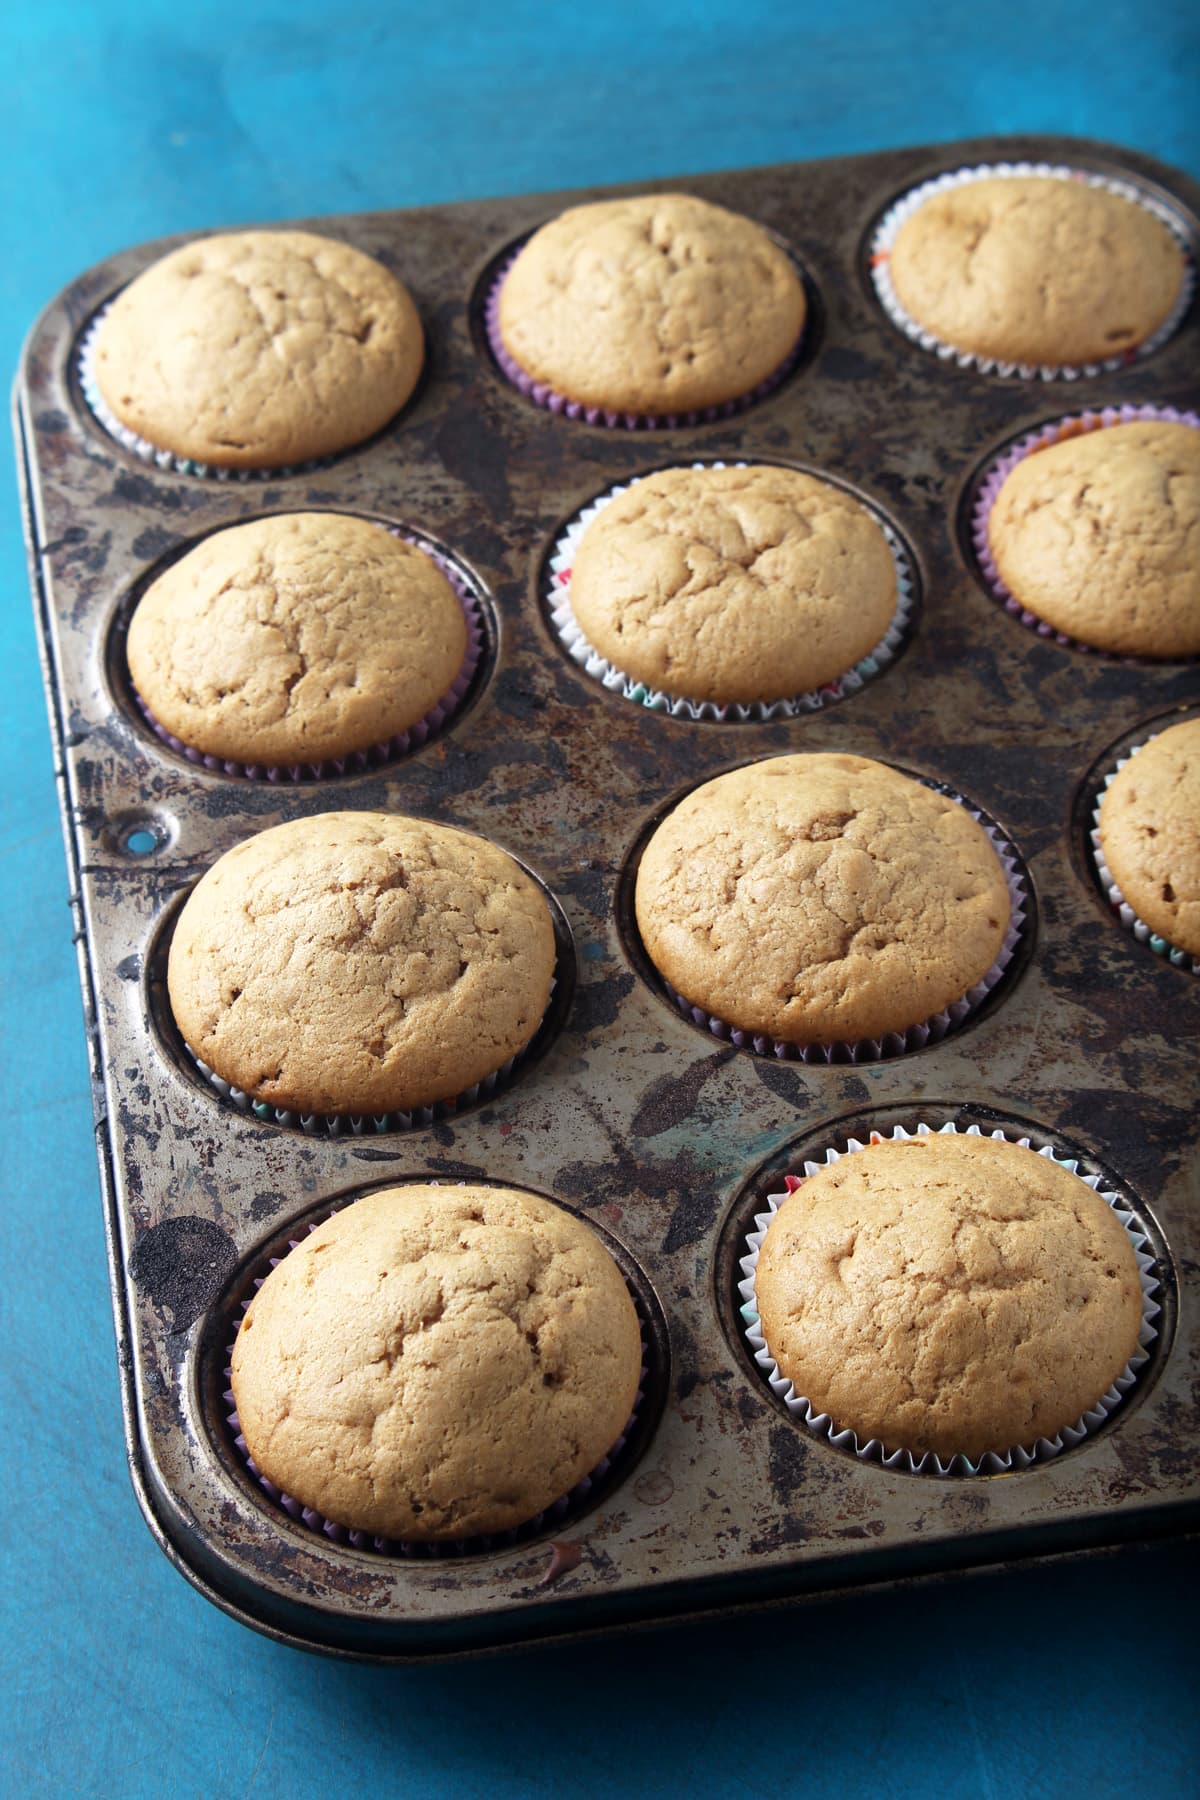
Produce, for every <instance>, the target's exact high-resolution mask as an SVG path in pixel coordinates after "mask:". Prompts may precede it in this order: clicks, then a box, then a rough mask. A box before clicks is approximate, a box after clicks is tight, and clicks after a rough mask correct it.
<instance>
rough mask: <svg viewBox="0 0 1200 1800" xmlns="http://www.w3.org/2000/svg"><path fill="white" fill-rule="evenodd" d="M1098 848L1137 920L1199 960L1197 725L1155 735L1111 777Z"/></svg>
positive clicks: (1186, 722)
mask: <svg viewBox="0 0 1200 1800" xmlns="http://www.w3.org/2000/svg"><path fill="white" fill-rule="evenodd" d="M1100 845H1101V848H1102V849H1103V851H1104V860H1105V861H1106V862H1107V864H1108V866H1109V869H1110V870H1111V871H1112V875H1113V879H1114V880H1115V881H1116V884H1117V886H1118V887H1119V888H1120V890H1121V892H1122V894H1123V895H1124V896H1125V898H1126V900H1127V901H1128V902H1129V904H1130V906H1131V907H1132V908H1133V910H1134V912H1135V913H1136V914H1137V916H1138V918H1139V919H1143V920H1144V921H1145V923H1146V924H1147V925H1149V927H1150V929H1151V931H1155V932H1157V933H1158V935H1159V936H1160V937H1163V938H1165V939H1166V940H1167V942H1168V943H1169V944H1173V945H1175V947H1176V948H1177V949H1179V950H1186V951H1187V952H1188V953H1189V954H1190V955H1192V956H1200V718H1197V719H1184V720H1182V721H1181V722H1180V723H1179V724H1178V725H1171V726H1169V727H1168V728H1167V730H1166V731H1160V732H1159V733H1158V736H1157V737H1154V738H1151V740H1150V742H1149V743H1148V744H1143V746H1142V748H1141V749H1140V750H1139V751H1138V752H1137V753H1136V755H1134V756H1131V757H1130V759H1129V761H1128V762H1127V763H1126V764H1125V767H1124V768H1123V769H1120V770H1118V772H1117V775H1116V777H1115V778H1114V780H1113V781H1112V782H1111V784H1110V785H1109V787H1108V788H1107V790H1106V792H1105V795H1104V798H1103V800H1102V801H1101V803H1100Z"/></svg>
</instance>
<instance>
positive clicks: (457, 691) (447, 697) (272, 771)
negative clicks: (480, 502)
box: [129, 525, 484, 783]
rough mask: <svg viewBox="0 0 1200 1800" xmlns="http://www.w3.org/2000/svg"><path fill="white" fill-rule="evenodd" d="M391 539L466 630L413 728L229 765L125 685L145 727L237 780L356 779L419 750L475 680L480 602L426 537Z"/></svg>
mask: <svg viewBox="0 0 1200 1800" xmlns="http://www.w3.org/2000/svg"><path fill="white" fill-rule="evenodd" d="M386 529H387V530H388V531H390V532H391V534H392V536H393V537H398V538H402V539H403V541H404V542H405V543H406V544H411V545H412V546H413V548H414V549H416V550H422V551H424V553H425V555H426V556H428V557H429V559H430V560H431V562H435V563H436V564H437V566H438V568H439V569H440V570H441V571H442V574H443V575H444V576H445V577H446V579H447V581H448V582H449V583H450V586H451V587H452V588H453V589H454V592H455V594H456V595H457V596H458V601H459V604H460V605H461V607H462V610H463V619H464V621H465V623H466V627H467V648H466V651H465V652H464V654H463V660H462V666H461V668H460V669H459V671H458V674H457V675H456V676H455V677H454V680H453V681H452V682H451V684H450V686H449V688H448V689H447V690H446V692H445V693H444V694H443V695H442V697H441V699H440V700H439V701H438V702H437V703H436V705H434V706H431V707H430V709H429V711H428V712H427V713H426V714H425V715H424V716H423V717H422V718H420V719H418V720H417V721H416V723H415V724H413V725H410V726H409V727H408V728H407V730H405V731H398V732H397V733H396V734H395V735H394V736H393V737H390V738H388V739H387V740H386V741H385V742H384V743H381V744H370V745H368V746H367V748H366V749H365V750H353V751H351V752H350V754H349V755H347V756H337V757H326V758H324V759H323V760H321V761H318V762H312V763H240V762H232V761H230V760H229V759H228V758H225V757H221V756H209V755H207V754H206V753H205V752H204V751H203V750H197V749H196V748H195V746H194V745H192V744H185V743H184V742H183V741H182V739H181V738H177V737H176V736H175V734H174V732H172V731H168V730H167V728H166V726H165V725H161V724H160V723H159V721H158V720H157V719H156V718H155V716H154V714H153V713H152V712H151V710H150V708H149V707H148V706H147V704H146V702H145V701H144V700H143V699H142V696H141V695H140V694H139V693H138V691H137V689H136V688H135V687H134V686H133V682H132V680H131V681H130V684H129V686H130V692H131V693H132V694H133V697H134V699H135V701H136V702H137V706H138V710H139V712H140V713H141V715H142V717H143V718H144V719H145V721H146V723H147V725H149V727H150V729H151V731H153V733H154V735H155V736H156V737H158V738H161V739H162V741H163V743H164V744H166V745H167V746H168V748H169V749H171V750H173V751H174V752H175V754H176V755H177V756H182V757H185V758H186V759H187V761H188V762H190V763H195V764H196V766H197V767H198V768H203V769H209V770H211V771H212V772H213V774H216V775H229V776H232V777H234V778H235V779H238V780H242V781H269V782H275V783H278V782H304V781H328V780H329V779H330V778H331V777H332V776H336V775H361V774H362V773H363V772H364V771H366V770H369V769H380V768H383V767H384V765H385V764H387V763H390V762H395V761H397V760H398V759H399V758H400V757H402V756H407V755H408V753H409V752H410V751H412V750H419V749H420V748H421V746H422V745H423V744H427V743H428V742H429V741H430V739H431V738H434V737H436V736H437V735H438V733H439V732H441V731H442V730H444V729H445V727H446V726H447V725H448V724H449V723H450V721H451V720H452V719H453V718H454V715H455V714H456V713H457V712H458V709H459V707H460V706H461V705H462V703H463V701H464V699H465V698H466V696H467V694H468V693H469V692H470V690H471V684H472V682H473V681H474V679H475V675H476V672H477V670H478V668H479V664H480V662H481V661H482V659H483V648H484V626H483V614H484V602H483V599H482V596H481V595H480V593H479V592H478V591H477V590H476V588H475V586H474V584H473V583H472V582H471V581H470V580H469V579H468V577H467V575H466V574H465V572H464V571H463V570H462V569H460V568H459V567H458V565H457V564H456V563H453V562H451V560H450V559H449V557H448V556H446V555H445V554H444V553H443V552H442V551H440V550H437V549H435V548H434V546H433V545H432V544H431V543H429V541H428V540H427V539H426V538H421V537H416V536H414V535H413V534H412V533H411V532H407V531H398V530H397V529H396V528H395V527H394V526H391V525H389V526H387V527H386Z"/></svg>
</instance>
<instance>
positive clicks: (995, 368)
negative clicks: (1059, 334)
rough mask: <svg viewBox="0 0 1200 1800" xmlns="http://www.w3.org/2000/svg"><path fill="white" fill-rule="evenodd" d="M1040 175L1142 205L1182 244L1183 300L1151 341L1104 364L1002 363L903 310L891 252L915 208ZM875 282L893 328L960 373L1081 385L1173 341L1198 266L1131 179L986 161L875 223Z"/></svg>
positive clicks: (1166, 214)
mask: <svg viewBox="0 0 1200 1800" xmlns="http://www.w3.org/2000/svg"><path fill="white" fill-rule="evenodd" d="M1029 175H1041V176H1052V177H1055V178H1057V179H1058V180H1060V181H1078V182H1082V183H1083V185H1084V186H1085V187H1098V188H1104V189H1105V190H1106V192H1108V193H1110V194H1117V195H1119V196H1120V198H1121V199H1122V200H1131V201H1133V203H1134V204H1135V205H1136V206H1141V207H1144V208H1145V210H1146V211H1147V212H1150V213H1153V214H1154V216H1155V218H1156V219H1159V220H1161V222H1162V223H1163V224H1164V225H1165V226H1166V227H1167V229H1168V231H1169V232H1170V233H1171V236H1172V237H1173V238H1174V239H1175V241H1176V243H1177V244H1178V246H1179V253H1180V255H1181V257H1182V258H1183V285H1182V287H1181V288H1180V291H1179V298H1178V300H1177V301H1176V302H1175V305H1174V306H1173V308H1172V309H1171V312H1170V314H1169V315H1168V317H1167V318H1166V319H1165V320H1164V321H1163V323H1162V324H1161V325H1160V326H1159V328H1158V330H1157V331H1156V332H1154V333H1153V334H1152V335H1151V336H1150V337H1148V338H1145V339H1144V340H1143V341H1142V342H1141V343H1140V344H1135V345H1134V346H1133V347H1132V348H1131V349H1128V350H1125V351H1123V352H1122V354H1121V355H1120V356H1112V357H1108V358H1106V359H1105V360H1104V361H1103V362H1090V363H1040V364H1039V363H1010V362H1001V361H1000V360H999V359H998V358H997V357H994V356H979V355H976V354H975V353H974V352H972V351H970V350H960V349H958V348H957V346H956V345H954V344H948V343H946V342H945V340H944V339H943V338H939V337H936V336H935V335H934V333H933V332H931V331H929V330H927V329H926V327H925V326H924V325H921V324H920V323H918V321H917V320H916V319H914V318H913V317H912V315H911V313H908V312H906V311H905V309H904V307H903V306H902V305H901V303H900V299H899V296H898V295H897V293H896V290H895V288H894V287H893V285H892V274H891V253H892V246H893V245H894V243H895V241H896V236H897V233H898V232H899V230H900V227H901V226H902V225H903V224H904V223H905V221H906V220H908V219H910V218H911V217H912V215H913V213H915V212H916V211H917V209H918V208H919V207H921V206H923V205H924V203H925V201H926V200H931V199H932V198H933V196H934V195H935V194H943V193H946V192H947V191H948V190H949V189H950V188H956V187H963V186H965V185H966V184H967V182H970V181H983V180H990V179H994V178H997V177H999V178H1000V179H1011V178H1014V177H1017V176H1029ZM869 254H870V269H871V280H872V283H873V284H874V288H875V292H876V294H877V295H878V297H879V302H880V304H881V305H882V307H883V310H884V311H885V312H886V313H887V315H888V318H889V319H890V320H891V321H892V324H893V325H895V326H896V328H897V329H898V330H899V331H902V332H903V333H904V335H905V337H907V338H910V339H911V340H912V342H913V343H915V344H919V345H920V346H921V349H922V350H929V351H932V352H933V354H934V355H936V356H939V357H940V358H941V359H942V361H943V362H949V361H953V362H954V363H955V364H956V365H957V366H958V367H959V368H960V369H978V370H979V372H980V374H981V375H1004V376H1008V375H1018V376H1020V378H1021V380H1022V381H1077V380H1079V379H1080V377H1090V376H1093V375H1101V374H1110V373H1112V371H1114V370H1116V369H1123V368H1125V367H1127V366H1128V364H1130V363H1132V362H1137V361H1140V360H1141V358H1142V357H1144V356H1151V355H1153V353H1154V351H1156V350H1158V349H1160V348H1161V347H1162V345H1163V344H1165V343H1166V341H1167V339H1168V338H1169V337H1172V336H1173V335H1174V333H1175V332H1176V331H1177V330H1178V328H1179V325H1180V322H1181V321H1182V319H1183V318H1184V315H1185V314H1186V312H1187V310H1188V307H1189V306H1190V305H1191V303H1192V295H1193V293H1194V291H1195V286H1196V274H1195V268H1194V266H1193V262H1192V250H1191V245H1190V242H1189V240H1188V236H1187V233H1186V230H1185V228H1184V226H1183V225H1182V223H1181V222H1180V220H1179V218H1178V217H1177V215H1176V214H1175V213H1174V212H1173V211H1172V209H1171V208H1170V207H1169V206H1165V205H1164V204H1163V203H1162V202H1161V201H1160V200H1157V199H1155V198H1154V196H1153V195H1151V194H1149V193H1147V192H1146V191H1145V190H1144V189H1143V188H1140V187H1138V186H1136V185H1135V184H1134V183H1133V182H1131V181H1117V180H1114V179H1113V177H1112V176H1110V175H1097V174H1095V173H1094V172H1093V171H1091V170H1088V169H1072V168H1068V167H1067V166H1066V165H1065V164H1061V163H1027V162H1022V163H983V164H980V165H978V166H977V167H974V168H969V169H954V170H952V171H950V172H949V173H947V174H945V175H938V176H935V177H934V179H933V180H932V181H924V182H922V183H921V185H920V186H919V187H915V188H911V189H910V190H909V191H908V193H906V194H902V195H901V196H900V198H899V200H897V201H895V202H894V203H893V205H892V206H890V207H889V208H888V210H887V212H886V213H885V214H884V216H883V218H882V219H881V220H880V222H879V224H878V225H877V227H876V229H875V232H874V235H873V236H872V238H871V243H870V248H869Z"/></svg>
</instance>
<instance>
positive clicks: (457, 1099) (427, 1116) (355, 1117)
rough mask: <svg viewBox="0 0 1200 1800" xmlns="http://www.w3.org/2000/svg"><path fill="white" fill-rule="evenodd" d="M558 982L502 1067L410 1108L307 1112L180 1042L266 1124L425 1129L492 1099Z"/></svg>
mask: <svg viewBox="0 0 1200 1800" xmlns="http://www.w3.org/2000/svg"><path fill="white" fill-rule="evenodd" d="M557 985H558V979H557V976H556V977H555V978H554V979H553V980H552V981H551V983H550V995H549V998H548V999H547V1001H546V1010H545V1012H544V1013H543V1014H542V1016H541V1018H540V1019H539V1020H538V1024H537V1029H536V1030H535V1031H534V1033H533V1035H532V1036H531V1037H530V1039H529V1042H528V1043H527V1044H526V1045H524V1047H523V1048H522V1049H520V1050H518V1051H517V1053H516V1055H515V1056H510V1057H509V1058H508V1060H507V1061H506V1062H503V1063H501V1064H500V1067H499V1068H498V1069H492V1070H491V1071H489V1073H488V1074H486V1075H484V1076H483V1077H481V1079H480V1080H479V1081H474V1082H472V1083H471V1086H470V1087H467V1088H464V1089H463V1090H462V1092H461V1093H460V1094H455V1095H453V1096H452V1097H451V1098H450V1099H449V1100H435V1101H434V1103H433V1105H432V1106H414V1107H412V1108H411V1109H410V1110H409V1111H407V1112H401V1111H398V1110H397V1111H394V1112H386V1113H319V1112H312V1113H306V1112H301V1111H300V1109H299V1108H298V1107H289V1106H275V1105H273V1104H272V1102H271V1101H269V1100H256V1099H255V1098H254V1095H253V1094H248V1093H246V1092H245V1091H244V1090H243V1089H242V1088H239V1087H234V1085H233V1083H232V1082H229V1081H226V1080H224V1078H223V1077H222V1076H220V1075H218V1074H217V1073H216V1072H215V1071H214V1070H213V1069H210V1068H209V1066H208V1064H207V1063H206V1062H204V1061H203V1060H202V1058H201V1057H199V1056H197V1055H196V1053H195V1051H194V1050H193V1049H192V1048H191V1046H190V1045H189V1044H187V1043H185V1042H184V1039H183V1036H182V1033H181V1034H180V1036H179V1042H180V1045H181V1046H182V1048H183V1051H184V1053H185V1055H186V1056H187V1058H188V1060H189V1061H190V1062H191V1063H192V1065H193V1067H194V1068H196V1069H198V1070H199V1072H200V1074H201V1075H203V1077H204V1079H205V1081H206V1082H207V1083H208V1085H209V1087H211V1088H212V1089H213V1090H214V1092H216V1093H218V1094H219V1095H220V1096H221V1098H222V1100H227V1101H228V1102H229V1103H230V1105H231V1106H235V1107H236V1108H237V1110H238V1111H239V1112H244V1113H248V1114H251V1115H252V1116H253V1117H254V1118H256V1119H261V1120H263V1122H264V1123H265V1124H270V1125H287V1126H291V1127H293V1128H295V1129H299V1130H300V1131H303V1132H304V1133H305V1134H306V1135H307V1136H308V1137H327V1138H344V1137H374V1136H379V1135H383V1134H384V1133H387V1132H393V1131H419V1130H420V1129H421V1128H422V1126H425V1125H436V1124H437V1123H438V1121H439V1120H440V1119H451V1118H453V1117H454V1115H455V1114H456V1113H458V1112H460V1111H461V1110H462V1108H463V1107H464V1106H473V1105H474V1104H475V1102H476V1101H477V1100H486V1099H488V1098H489V1097H490V1096H491V1095H492V1094H496V1093H499V1092H501V1091H502V1090H503V1089H504V1088H505V1087H506V1086H507V1085H508V1081H509V1079H510V1077H511V1076H512V1075H513V1074H514V1073H516V1072H518V1071H519V1070H520V1069H521V1067H522V1065H523V1064H524V1063H525V1062H526V1061H527V1060H528V1058H529V1056H530V1055H531V1054H532V1052H533V1049H534V1046H535V1045H536V1044H537V1042H538V1039H539V1038H540V1037H541V1034H542V1032H543V1030H544V1029H545V1024H546V1020H547V1019H548V1018H549V1016H550V1011H551V1006H552V1003H553V1000H554V990H555V988H556V987H557Z"/></svg>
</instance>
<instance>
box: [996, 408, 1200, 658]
mask: <svg viewBox="0 0 1200 1800" xmlns="http://www.w3.org/2000/svg"><path fill="white" fill-rule="evenodd" d="M1139 420H1150V421H1156V422H1158V423H1162V424H1169V425H1190V426H1192V427H1193V428H1200V413H1194V412H1180V411H1179V410H1178V408H1176V407H1174V406H1105V407H1102V408H1101V409H1100V411H1099V412H1082V413H1072V414H1070V415H1068V416H1067V417H1066V418H1063V419H1056V420H1055V421H1054V423H1053V424H1051V425H1041V426H1039V427H1038V429H1037V430H1036V431H1031V432H1028V433H1027V434H1026V435H1025V436H1024V437H1022V438H1019V439H1018V440H1017V442H1016V443H1015V444H1010V445H1009V447H1008V449H1007V450H1005V451H1004V452H1003V454H1002V455H1000V456H998V457H997V458H996V459H995V460H994V461H993V462H990V463H989V464H988V466H987V468H986V469H985V470H984V472H983V475H982V477H981V479H980V482H979V485H978V486H977V488H976V490H975V498H974V501H973V502H972V505H971V542H972V544H973V546H974V549H975V556H976V559H977V561H978V563H979V568H980V571H981V573H982V575H983V577H984V580H985V581H986V583H987V586H988V588H989V590H990V591H991V593H992V596H993V598H995V599H996V600H999V601H1000V602H1001V604H1002V605H1003V607H1004V610H1005V612H1008V613H1011V614H1012V616H1013V617H1014V618H1015V619H1019V620H1020V622H1021V624H1022V625H1024V626H1026V627H1028V629H1029V630H1031V631H1036V632H1037V634H1038V636H1039V637H1044V638H1050V639H1052V640H1053V642H1054V643H1056V644H1063V645H1065V646H1066V648H1067V649H1069V650H1082V651H1083V652H1084V653H1085V654H1086V655H1088V656H1111V655H1112V654H1113V652H1112V651H1108V650H1098V649H1097V648H1096V646H1095V645H1094V644H1085V643H1084V642H1083V641H1082V640H1081V639H1079V638H1074V637H1069V636H1068V635H1067V633H1066V632H1063V631H1057V630H1056V629H1055V627H1054V626H1053V625H1049V624H1047V622H1046V620H1045V619H1041V618H1039V617H1038V615H1037V614H1036V613H1032V612H1030V611H1029V609H1028V608H1027V607H1025V606H1022V604H1021V602H1020V601H1019V600H1018V599H1016V598H1015V596H1014V595H1013V594H1012V592H1011V590H1010V589H1009V588H1008V587H1006V585H1005V583H1004V581H1003V579H1002V577H1001V574H1000V571H999V569H998V568H997V567H996V560H995V558H994V557H993V555H992V551H991V545H990V543H989V541H988V521H989V519H990V518H991V516H992V508H993V506H995V504H996V501H997V499H998V497H999V494H1000V489H1001V488H1002V487H1003V486H1004V483H1005V482H1006V481H1007V480H1008V477H1009V476H1010V475H1011V474H1012V472H1013V470H1014V469H1015V468H1016V466H1017V464H1018V463H1020V462H1024V460H1025V458H1026V457H1027V456H1033V455H1034V454H1035V453H1036V452H1037V451H1039V450H1048V449H1049V448H1050V447H1051V446H1052V445H1054V444H1061V443H1063V442H1065V440H1066V439H1068V438H1073V437H1082V436H1084V435H1085V434H1086V433H1087V432H1090V431H1107V430H1108V429H1109V427H1110V426H1113V425H1132V424H1135V423H1137V422H1138V421H1139ZM1118 660H1119V661H1121V662H1145V661H1147V660H1152V661H1153V660H1156V659H1153V658H1151V659H1147V658H1145V657H1130V656H1122V657H1120V658H1119V659H1118Z"/></svg>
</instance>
